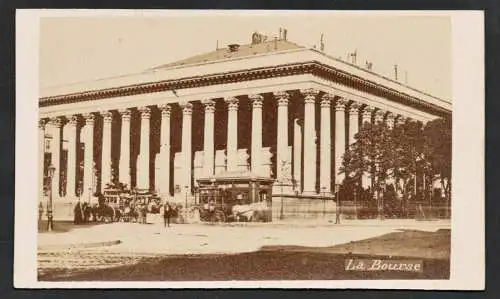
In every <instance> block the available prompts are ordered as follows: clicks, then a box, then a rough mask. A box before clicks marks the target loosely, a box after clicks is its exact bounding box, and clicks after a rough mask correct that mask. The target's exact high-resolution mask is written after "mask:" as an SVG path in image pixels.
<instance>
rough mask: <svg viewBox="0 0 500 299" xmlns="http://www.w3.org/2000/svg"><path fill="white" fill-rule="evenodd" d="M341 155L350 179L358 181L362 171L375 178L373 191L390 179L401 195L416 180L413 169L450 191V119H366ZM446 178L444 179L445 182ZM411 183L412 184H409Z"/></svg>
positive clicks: (342, 169)
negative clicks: (392, 122)
mask: <svg viewBox="0 0 500 299" xmlns="http://www.w3.org/2000/svg"><path fill="white" fill-rule="evenodd" d="M354 139H355V142H354V143H353V144H351V145H350V146H349V149H348V150H347V151H346V153H345V154H344V157H343V164H342V166H341V168H340V172H341V173H345V174H346V178H347V179H348V181H349V182H359V181H360V180H361V177H362V176H363V174H372V175H373V177H375V178H377V180H375V181H374V182H373V186H372V187H373V191H378V190H381V189H382V188H383V186H385V184H386V182H387V181H388V180H390V181H391V182H394V184H395V188H396V189H398V190H400V191H401V193H402V194H403V196H408V193H409V192H410V190H411V189H412V188H410V187H413V188H414V187H415V185H414V184H416V173H421V174H425V175H426V176H427V177H428V178H432V179H431V180H428V182H432V180H433V179H434V178H436V177H439V178H440V180H441V185H442V186H443V189H444V190H446V191H447V194H449V189H450V184H449V182H450V181H451V120H449V119H441V118H440V119H436V120H433V121H430V122H428V123H427V124H426V125H425V126H424V125H423V124H422V122H417V121H407V122H404V123H396V124H395V126H394V128H390V127H388V126H387V124H385V123H384V122H376V123H369V122H365V123H364V124H363V125H362V126H361V127H360V129H359V132H358V133H357V134H356V136H355V137H354ZM445 182H447V183H446V184H445ZM410 185H412V186H410Z"/></svg>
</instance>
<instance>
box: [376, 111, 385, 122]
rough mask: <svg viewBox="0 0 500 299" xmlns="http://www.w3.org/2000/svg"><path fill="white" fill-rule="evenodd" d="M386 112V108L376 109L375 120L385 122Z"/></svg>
mask: <svg viewBox="0 0 500 299" xmlns="http://www.w3.org/2000/svg"><path fill="white" fill-rule="evenodd" d="M385 113H386V112H385V111H384V110H380V109H379V110H377V111H375V122H383V121H384V116H385Z"/></svg>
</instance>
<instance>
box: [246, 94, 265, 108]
mask: <svg viewBox="0 0 500 299" xmlns="http://www.w3.org/2000/svg"><path fill="white" fill-rule="evenodd" d="M248 98H249V99H250V101H252V107H253V108H262V105H263V103H264V97H263V96H262V95H260V94H251V95H248Z"/></svg>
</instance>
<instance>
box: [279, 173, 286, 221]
mask: <svg viewBox="0 0 500 299" xmlns="http://www.w3.org/2000/svg"><path fill="white" fill-rule="evenodd" d="M280 187H281V207H280V220H283V219H284V218H285V215H283V180H281V181H280Z"/></svg>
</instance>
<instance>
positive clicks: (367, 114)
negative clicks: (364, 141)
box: [362, 106, 374, 124]
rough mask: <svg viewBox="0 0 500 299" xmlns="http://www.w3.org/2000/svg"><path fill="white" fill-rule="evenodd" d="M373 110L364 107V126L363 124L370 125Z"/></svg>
mask: <svg viewBox="0 0 500 299" xmlns="http://www.w3.org/2000/svg"><path fill="white" fill-rule="evenodd" d="M373 110H374V109H373V108H372V107H369V106H366V107H365V108H363V114H362V118H363V119H362V120H363V124H365V123H369V124H371V123H372V114H373Z"/></svg>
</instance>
